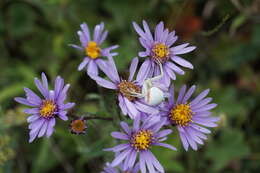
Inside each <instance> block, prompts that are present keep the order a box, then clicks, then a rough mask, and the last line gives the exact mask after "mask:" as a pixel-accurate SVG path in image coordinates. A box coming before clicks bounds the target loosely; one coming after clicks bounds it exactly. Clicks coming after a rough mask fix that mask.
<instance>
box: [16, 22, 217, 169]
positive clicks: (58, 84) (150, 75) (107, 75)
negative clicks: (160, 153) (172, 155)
mask: <svg viewBox="0 0 260 173" xmlns="http://www.w3.org/2000/svg"><path fill="white" fill-rule="evenodd" d="M80 27H81V30H80V31H78V32H77V33H78V36H79V40H80V42H81V46H77V45H75V44H71V45H70V46H72V47H73V48H76V49H78V50H80V51H82V52H83V54H84V58H83V60H82V62H81V63H80V65H79V66H78V70H79V71H80V70H83V69H85V70H86V71H87V74H88V76H89V77H91V78H92V79H93V80H95V81H96V83H97V84H98V85H100V86H102V87H104V88H107V89H112V90H114V91H116V92H115V93H116V94H117V99H118V103H119V105H118V108H119V109H121V112H122V114H123V115H125V116H129V119H130V120H131V122H132V124H131V125H129V124H128V123H126V122H120V126H121V131H116V132H112V133H111V135H112V137H113V138H115V139H118V140H119V141H122V143H120V144H118V145H116V146H114V147H112V148H107V149H104V150H105V151H112V152H114V154H115V158H114V160H113V161H112V162H111V163H107V165H106V166H105V168H104V170H103V171H102V172H101V173H119V172H122V173H130V172H134V173H137V172H139V171H141V172H142V173H146V172H147V171H148V172H150V173H163V172H164V168H163V166H162V165H161V164H160V162H159V161H158V160H157V158H156V157H155V156H154V154H153V153H152V151H151V149H152V148H153V147H155V146H160V147H165V148H168V149H170V150H177V149H176V148H175V147H173V146H172V145H170V144H168V143H167V142H166V140H167V138H168V135H169V134H171V133H172V129H171V128H175V127H176V128H177V131H178V133H179V136H180V140H181V142H182V145H183V147H184V149H185V150H186V151H187V150H188V149H189V147H191V148H192V149H193V150H197V149H198V145H199V144H200V145H202V144H204V141H205V140H206V139H207V136H206V134H209V133H210V132H211V131H210V130H209V129H208V128H207V127H216V126H217V124H216V122H217V121H218V120H219V118H218V117H213V116H211V109H213V108H215V107H216V106H217V104H215V103H211V101H212V98H210V97H207V95H208V93H209V89H206V90H204V91H203V92H201V93H200V94H198V95H197V96H196V97H194V98H192V95H193V93H194V92H195V89H196V86H195V85H193V86H191V87H190V88H187V86H186V85H183V86H182V87H181V88H180V91H179V92H178V95H177V97H176V99H175V91H174V80H176V74H179V75H184V71H183V69H182V68H181V67H186V68H189V69H193V65H192V64H191V63H190V62H188V61H187V60H185V59H183V58H181V57H179V55H181V54H185V53H189V52H191V51H193V50H194V49H195V48H196V47H195V46H189V43H184V44H181V45H175V42H176V41H177V39H178V37H177V36H176V35H175V31H169V30H168V29H167V28H165V27H164V23H163V22H160V23H159V24H158V25H157V26H156V27H155V29H154V32H152V31H151V30H150V28H149V26H148V24H147V23H146V21H143V28H141V27H140V26H139V25H138V24H136V23H135V22H133V27H134V29H135V31H136V32H137V34H138V35H139V41H140V44H141V45H142V46H143V47H144V48H145V50H144V51H141V52H139V53H138V56H139V57H142V58H145V59H144V60H143V63H142V64H141V65H140V68H139V69H138V67H139V66H138V65H139V58H138V57H135V58H133V59H132V62H131V64H130V68H129V77H128V78H127V79H124V78H122V77H120V74H119V73H118V70H117V67H116V64H115V62H114V57H115V56H117V52H112V51H114V50H115V49H116V48H117V47H118V46H117V45H114V46H110V47H108V48H103V47H102V43H103V42H104V41H105V39H106V38H107V35H108V31H106V30H105V31H104V23H101V24H99V25H96V26H95V29H94V33H93V37H92V38H91V36H90V31H89V28H88V26H87V24H85V23H83V24H81V25H80ZM99 72H101V73H103V75H100V73H99ZM35 84H36V86H37V88H38V90H39V91H40V93H41V94H42V96H43V98H41V97H39V96H37V95H36V94H35V93H34V92H33V91H32V90H30V89H28V88H24V91H25V93H26V98H21V97H16V98H15V100H16V101H17V102H19V103H21V104H24V105H27V106H31V107H33V108H30V109H25V110H24V112H25V113H27V114H30V115H31V116H29V117H28V119H27V121H28V123H30V124H29V129H30V139H29V141H30V142H32V141H33V140H34V139H35V138H36V137H42V136H44V135H45V136H47V137H50V136H51V135H52V133H53V132H54V125H55V122H56V118H60V119H62V120H64V121H66V120H67V119H68V117H67V116H66V115H67V110H68V109H70V108H72V107H73V106H74V103H70V102H69V103H64V101H65V99H66V96H67V91H68V88H69V84H67V85H64V80H63V79H62V78H61V77H59V76H58V77H57V78H56V80H55V86H54V90H49V89H48V81H47V78H46V76H45V74H44V73H42V82H41V81H40V80H38V79H37V78H35ZM86 129H87V126H86V118H85V117H78V118H76V119H74V120H72V121H71V123H70V131H71V132H72V133H73V134H85V130H86Z"/></svg>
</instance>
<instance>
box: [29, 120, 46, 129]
mask: <svg viewBox="0 0 260 173" xmlns="http://www.w3.org/2000/svg"><path fill="white" fill-rule="evenodd" d="M44 121H45V119H44V118H39V119H36V120H35V121H33V122H32V123H31V124H29V129H31V132H32V133H33V132H34V131H36V130H37V129H38V128H41V126H42V124H43V123H44ZM31 132H30V133H31Z"/></svg>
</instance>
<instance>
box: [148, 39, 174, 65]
mask: <svg viewBox="0 0 260 173" xmlns="http://www.w3.org/2000/svg"><path fill="white" fill-rule="evenodd" d="M169 54H170V51H169V47H168V46H166V45H165V44H163V43H157V44H155V45H154V46H153V48H152V58H154V59H156V60H158V61H160V62H165V61H166V60H167V59H168V58H169Z"/></svg>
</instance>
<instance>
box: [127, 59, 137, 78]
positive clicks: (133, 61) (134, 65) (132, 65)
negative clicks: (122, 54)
mask: <svg viewBox="0 0 260 173" xmlns="http://www.w3.org/2000/svg"><path fill="white" fill-rule="evenodd" d="M137 65H138V58H137V57H135V58H134V59H133V60H132V62H131V65H130V69H129V71H130V75H129V77H128V81H132V80H133V77H134V75H135V71H136V68H137Z"/></svg>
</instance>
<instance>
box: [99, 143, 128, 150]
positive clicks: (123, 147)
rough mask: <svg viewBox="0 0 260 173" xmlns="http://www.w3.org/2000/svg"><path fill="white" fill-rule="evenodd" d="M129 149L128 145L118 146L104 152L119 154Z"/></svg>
mask: <svg viewBox="0 0 260 173" xmlns="http://www.w3.org/2000/svg"><path fill="white" fill-rule="evenodd" d="M129 147H130V145H129V144H119V145H117V146H115V147H112V148H107V149H104V151H113V152H120V151H122V150H125V149H127V148H129Z"/></svg>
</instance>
